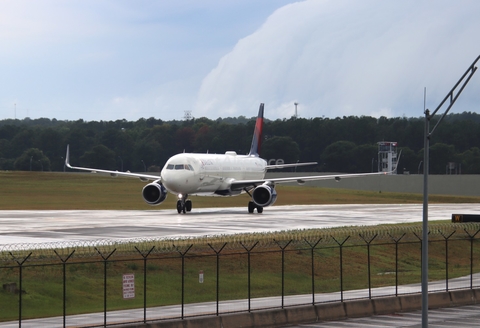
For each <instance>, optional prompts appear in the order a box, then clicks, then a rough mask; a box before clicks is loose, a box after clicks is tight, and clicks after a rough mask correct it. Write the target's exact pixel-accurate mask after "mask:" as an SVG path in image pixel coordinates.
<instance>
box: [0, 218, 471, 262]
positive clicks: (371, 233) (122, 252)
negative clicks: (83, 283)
mask: <svg viewBox="0 0 480 328" xmlns="http://www.w3.org/2000/svg"><path fill="white" fill-rule="evenodd" d="M429 230H430V234H429V240H430V241H436V240H437V241H438V240H444V239H445V236H450V237H451V239H470V238H472V236H474V237H475V239H480V233H477V232H479V231H480V223H476V222H471V223H440V224H431V225H430V227H429ZM421 232H422V226H421V224H408V225H380V226H355V227H339V228H338V227H337V228H326V229H302V230H285V231H277V232H259V233H249V234H246V233H245V234H233V235H206V236H200V237H184V238H180V237H178V238H168V237H163V238H132V239H119V240H115V239H95V240H71V241H60V242H47V243H15V244H3V245H2V244H0V261H12V260H16V259H22V258H26V257H27V256H28V257H29V260H49V259H50V260H51V259H52V258H56V259H58V258H59V257H60V258H62V257H67V256H68V255H70V254H72V252H75V258H94V257H98V256H101V254H103V253H110V252H112V251H114V250H115V256H139V253H142V252H147V251H150V253H151V254H157V255H161V254H171V253H175V254H177V255H178V252H179V251H180V252H181V251H182V249H187V248H192V250H191V251H189V254H193V253H205V252H209V253H211V252H212V247H213V246H219V245H221V246H222V247H223V249H224V251H231V252H233V251H240V252H244V251H245V246H249V245H250V246H251V245H255V249H266V248H275V249H276V248H278V244H277V243H278V242H283V241H288V242H290V244H291V246H289V247H297V248H299V247H304V248H308V247H309V244H310V243H314V244H315V243H316V242H317V241H318V243H319V245H324V246H328V245H337V241H338V240H345V241H347V239H346V238H347V237H348V243H346V244H345V246H347V245H364V244H365V241H366V240H371V241H372V243H373V244H375V243H385V242H389V243H391V242H392V240H395V239H398V238H400V237H401V241H402V242H403V243H406V242H418V241H420V239H419V238H420V237H421V235H422V233H421Z"/></svg>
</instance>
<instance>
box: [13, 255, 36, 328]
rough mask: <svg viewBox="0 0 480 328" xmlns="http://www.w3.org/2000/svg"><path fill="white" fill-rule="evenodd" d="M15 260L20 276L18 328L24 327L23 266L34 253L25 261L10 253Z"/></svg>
mask: <svg viewBox="0 0 480 328" xmlns="http://www.w3.org/2000/svg"><path fill="white" fill-rule="evenodd" d="M9 253H10V255H11V256H12V258H13V260H14V261H15V262H17V264H18V275H19V292H18V327H19V328H21V327H22V293H23V290H22V281H23V264H24V263H25V262H26V261H27V260H28V258H29V257H30V256H31V255H32V253H30V254H28V255H27V256H26V257H25V258H24V259H23V260H17V258H16V257H15V255H13V254H12V252H9Z"/></svg>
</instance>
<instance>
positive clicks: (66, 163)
mask: <svg viewBox="0 0 480 328" xmlns="http://www.w3.org/2000/svg"><path fill="white" fill-rule="evenodd" d="M65 166H66V167H68V168H72V167H71V166H70V144H68V145H67V153H66V154H65Z"/></svg>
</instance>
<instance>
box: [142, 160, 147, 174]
mask: <svg viewBox="0 0 480 328" xmlns="http://www.w3.org/2000/svg"><path fill="white" fill-rule="evenodd" d="M141 161H142V163H143V172H147V166H146V165H145V162H144V161H143V159H141Z"/></svg>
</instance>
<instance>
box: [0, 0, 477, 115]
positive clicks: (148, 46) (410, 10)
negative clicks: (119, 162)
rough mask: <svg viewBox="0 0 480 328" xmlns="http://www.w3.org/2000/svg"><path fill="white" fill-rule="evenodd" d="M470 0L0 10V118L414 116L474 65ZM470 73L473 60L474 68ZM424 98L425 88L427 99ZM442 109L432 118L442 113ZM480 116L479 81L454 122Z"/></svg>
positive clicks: (83, 0) (85, 3)
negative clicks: (260, 110)
mask: <svg viewBox="0 0 480 328" xmlns="http://www.w3.org/2000/svg"><path fill="white" fill-rule="evenodd" d="M479 13H480V1H476V0H459V1H455V2H453V1H451V0H402V1H397V0H362V1H357V0H304V1H289V0H262V1H258V0H241V1H240V0H237V1H227V0H202V1H198V0H178V1H173V0H164V1H153V0H139V1H125V0H103V1H98V0H69V1H59V0H39V1H33V0H29V1H27V0H2V1H1V2H0V119H11V118H17V119H23V118H25V117H30V118H32V119H35V118H42V117H43V118H50V119H57V120H78V119H83V120H86V121H102V120H103V121H115V120H122V119H126V120H128V121H136V120H138V119H140V118H150V117H155V118H158V119H162V120H182V119H184V117H185V114H186V113H187V112H188V113H190V114H191V116H192V117H194V118H200V117H207V118H210V119H216V118H219V117H237V116H241V115H243V116H246V117H253V116H256V114H257V111H258V106H259V104H260V103H261V102H263V103H265V117H266V118H268V119H284V118H286V119H289V118H291V117H292V116H294V115H295V105H294V103H298V106H297V115H298V117H303V118H314V117H330V118H335V117H343V116H350V115H353V116H374V117H380V116H386V117H421V116H423V112H424V94H426V98H425V104H426V107H427V108H429V109H430V110H434V109H435V108H436V107H437V106H438V105H439V104H440V102H441V101H442V100H443V98H444V97H445V96H446V95H447V93H448V92H449V91H450V90H451V89H452V88H453V86H454V85H455V83H456V82H457V81H458V80H459V79H460V77H461V76H462V75H463V73H464V72H465V71H467V69H468V68H469V67H470V65H471V64H472V63H473V62H474V61H475V60H476V59H477V58H478V56H479V55H480V42H479V40H480V39H479V31H480V19H478V14H479ZM477 64H480V60H479V62H478V63H477ZM425 91H426V92H425ZM445 110H446V106H444V107H442V108H441V110H440V111H439V112H440V113H443V112H444V111H445ZM463 111H472V112H480V73H478V72H477V73H475V74H474V75H473V77H472V79H471V80H470V82H469V83H468V85H467V86H466V87H465V89H464V91H463V92H462V94H461V95H460V96H459V98H458V100H457V102H456V103H455V105H454V106H453V107H452V109H451V110H450V112H451V113H461V112H463Z"/></svg>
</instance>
